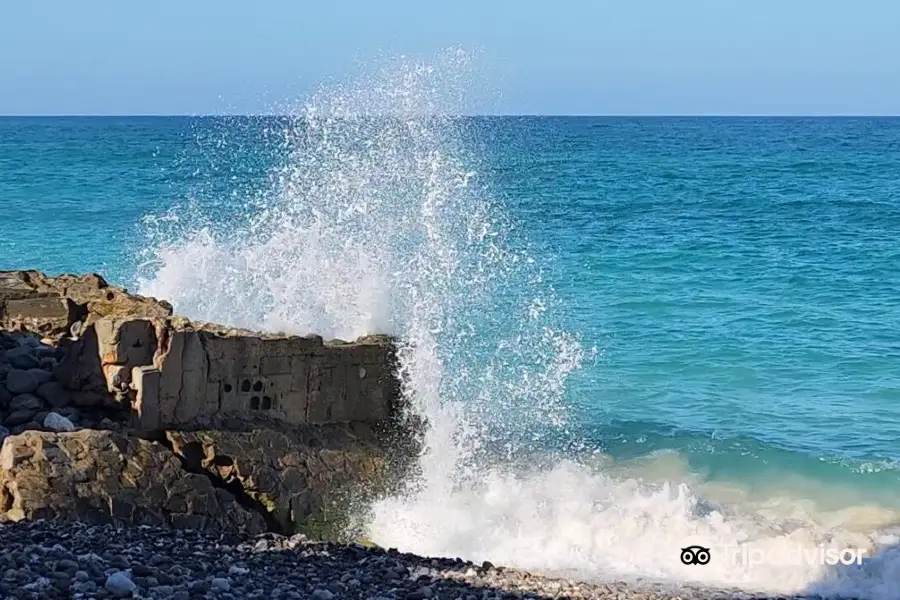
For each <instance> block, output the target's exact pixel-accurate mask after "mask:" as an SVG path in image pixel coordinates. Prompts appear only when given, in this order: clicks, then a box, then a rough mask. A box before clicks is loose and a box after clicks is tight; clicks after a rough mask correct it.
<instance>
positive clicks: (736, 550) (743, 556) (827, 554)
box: [680, 544, 866, 567]
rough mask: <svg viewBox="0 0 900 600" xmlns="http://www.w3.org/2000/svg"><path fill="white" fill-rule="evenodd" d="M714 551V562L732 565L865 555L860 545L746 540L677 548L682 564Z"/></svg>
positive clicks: (828, 561)
mask: <svg viewBox="0 0 900 600" xmlns="http://www.w3.org/2000/svg"><path fill="white" fill-rule="evenodd" d="M713 554H715V555H716V556H718V557H719V558H718V559H716V562H719V563H724V564H732V565H746V566H749V567H754V566H757V565H776V566H780V565H797V566H799V565H828V566H835V565H839V564H840V565H847V566H849V565H854V564H855V565H861V564H862V559H863V558H864V557H865V555H866V550H865V549H864V548H843V549H838V548H826V547H825V546H824V545H819V546H813V547H809V546H797V547H793V548H790V547H789V548H778V549H775V548H772V549H768V550H764V549H762V548H757V547H755V546H751V545H749V544H745V545H742V546H722V547H718V548H715V551H713V549H712V548H705V547H703V546H688V547H687V548H682V549H681V554H680V558H681V562H682V564H685V565H707V564H709V562H710V561H711V560H712V555H713Z"/></svg>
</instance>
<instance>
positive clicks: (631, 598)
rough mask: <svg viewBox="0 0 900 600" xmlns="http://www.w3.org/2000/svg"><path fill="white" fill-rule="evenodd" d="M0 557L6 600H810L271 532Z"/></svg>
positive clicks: (70, 546) (47, 543)
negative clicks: (575, 574)
mask: <svg viewBox="0 0 900 600" xmlns="http://www.w3.org/2000/svg"><path fill="white" fill-rule="evenodd" d="M0 547H2V548H3V551H2V552H0V572H2V578H0V593H2V594H3V595H4V597H7V598H25V597H30V598H40V599H44V598H46V599H52V598H73V599H86V598H126V597H136V598H160V599H162V598H172V599H176V600H189V599H191V598H209V599H213V598H215V599H218V600H232V599H234V600H237V599H243V598H247V599H251V600H252V599H262V598H284V599H290V600H299V599H305V598H310V599H312V600H338V599H347V600H351V599H372V598H379V599H382V600H391V599H397V600H426V599H444V598H446V599H452V600H456V599H461V600H491V599H503V600H512V599H523V598H528V599H533V600H544V599H550V598H571V599H573V600H574V599H588V598H590V599H596V600H688V599H696V600H706V599H713V598H719V599H723V598H730V599H742V600H750V599H753V600H768V599H769V598H772V599H774V598H785V597H790V598H792V599H793V600H800V599H802V598H812V596H802V595H793V596H784V595H776V596H767V595H759V594H753V593H748V592H744V591H740V590H717V589H708V588H701V587H694V586H687V585H680V586H665V585H663V584H656V585H653V584H647V585H642V584H636V583H628V582H603V583H586V582H583V581H577V580H574V579H567V578H560V577H553V576H547V575H542V574H538V573H533V572H528V571H523V570H519V569H513V568H505V567H502V566H494V565H492V564H491V563H488V562H485V563H482V564H480V565H479V564H475V563H473V562H471V561H466V560H464V559H460V558H439V557H426V556H419V555H416V554H411V553H405V552H399V551H397V550H395V549H387V550H385V549H382V548H379V547H374V546H373V547H368V546H363V545H361V544H339V543H334V542H320V541H311V540H309V539H308V538H306V537H305V536H303V535H293V536H281V535H278V534H272V533H264V534H259V535H252V536H251V535H246V536H243V535H239V534H222V533H214V532H203V531H199V530H190V529H188V530H183V529H173V528H158V527H150V526H128V527H115V526H112V525H90V524H86V523H82V522H75V521H41V520H38V521H26V522H20V523H3V524H0ZM35 559H38V560H35ZM23 592H25V593H24V594H23Z"/></svg>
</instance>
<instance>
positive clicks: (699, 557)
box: [681, 546, 710, 565]
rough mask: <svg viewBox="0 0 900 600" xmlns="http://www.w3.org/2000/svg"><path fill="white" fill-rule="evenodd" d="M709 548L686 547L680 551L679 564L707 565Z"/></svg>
mask: <svg viewBox="0 0 900 600" xmlns="http://www.w3.org/2000/svg"><path fill="white" fill-rule="evenodd" d="M709 559H710V555H709V548H704V547H703V546H688V547H687V548H682V549H681V562H682V563H683V564H686V565H706V564H709Z"/></svg>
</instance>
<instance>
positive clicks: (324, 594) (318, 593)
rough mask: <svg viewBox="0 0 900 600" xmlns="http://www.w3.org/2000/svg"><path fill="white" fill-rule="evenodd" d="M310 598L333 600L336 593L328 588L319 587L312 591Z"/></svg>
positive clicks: (313, 599)
mask: <svg viewBox="0 0 900 600" xmlns="http://www.w3.org/2000/svg"><path fill="white" fill-rule="evenodd" d="M310 598H312V600H333V599H334V594H332V593H331V592H330V591H328V590H325V589H322V588H318V589H316V590H315V591H314V592H313V593H312V595H311V596H310Z"/></svg>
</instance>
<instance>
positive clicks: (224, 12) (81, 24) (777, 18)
mask: <svg viewBox="0 0 900 600" xmlns="http://www.w3.org/2000/svg"><path fill="white" fill-rule="evenodd" d="M454 45H462V46H464V47H476V48H479V49H481V50H482V51H483V56H484V59H483V62H484V63H485V65H486V70H485V72H486V73H487V74H488V77H489V78H490V85H491V86H493V87H495V88H496V89H497V90H499V91H500V92H501V93H502V95H500V96H499V97H493V98H492V99H491V101H490V102H486V103H485V105H484V106H483V107H481V108H479V109H478V110H479V112H490V113H507V114H510V113H514V114H522V113H525V114H900V0H852V1H851V0H778V1H775V0H553V1H547V0H545V1H537V0H530V1H529V0H515V1H513V0H449V1H445V2H438V1H431V2H429V1H426V0H354V1H350V0H331V1H320V0H254V1H252V2H251V1H241V2H239V1H237V0H218V1H215V2H214V1H211V0H179V1H173V0H154V1H152V2H151V1H146V2H138V1H133V0H80V1H77V0H0V114H198V113H219V112H226V111H227V112H260V111H264V110H265V109H266V108H267V107H268V106H271V105H272V103H273V102H277V101H283V100H286V99H288V98H296V97H297V96H301V95H304V94H305V93H308V92H309V91H311V90H313V89H314V88H315V87H316V86H317V84H318V82H319V81H321V80H322V79H323V78H326V77H343V76H345V75H346V74H348V73H350V72H352V71H353V70H354V69H356V68H357V65H358V62H359V60H360V59H365V57H366V56H370V55H374V54H376V53H378V52H381V53H385V52H388V53H390V52H402V53H407V54H413V55H428V54H431V53H433V52H436V51H438V50H440V49H442V48H446V47H448V46H454Z"/></svg>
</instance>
